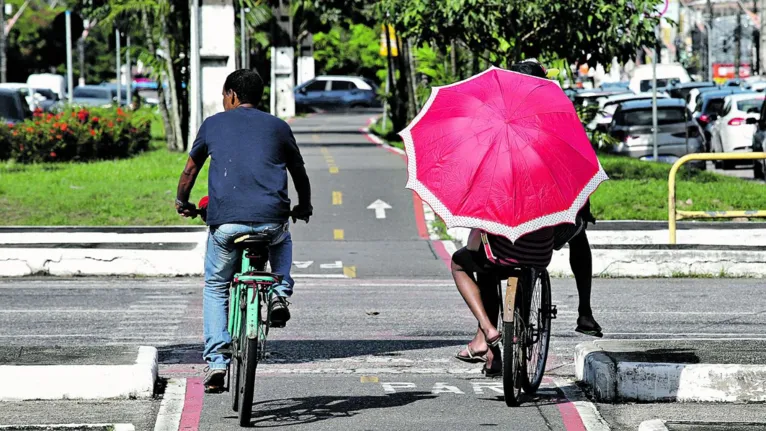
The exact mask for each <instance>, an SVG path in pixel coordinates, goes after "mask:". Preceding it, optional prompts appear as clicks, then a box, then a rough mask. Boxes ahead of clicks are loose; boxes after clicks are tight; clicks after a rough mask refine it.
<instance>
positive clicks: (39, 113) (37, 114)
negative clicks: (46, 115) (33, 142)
mask: <svg viewBox="0 0 766 431" xmlns="http://www.w3.org/2000/svg"><path fill="white" fill-rule="evenodd" d="M32 116H34V117H38V118H39V117H42V116H43V110H42V109H40V108H35V110H34V112H33V113H32Z"/></svg>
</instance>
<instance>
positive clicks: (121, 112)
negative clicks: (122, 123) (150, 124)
mask: <svg viewBox="0 0 766 431" xmlns="http://www.w3.org/2000/svg"><path fill="white" fill-rule="evenodd" d="M117 115H119V116H123V115H125V111H123V110H122V108H117Z"/></svg>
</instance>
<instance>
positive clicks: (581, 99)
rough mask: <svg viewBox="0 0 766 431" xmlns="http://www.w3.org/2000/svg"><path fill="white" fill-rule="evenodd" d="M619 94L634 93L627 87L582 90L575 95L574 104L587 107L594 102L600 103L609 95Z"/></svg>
mask: <svg viewBox="0 0 766 431" xmlns="http://www.w3.org/2000/svg"><path fill="white" fill-rule="evenodd" d="M618 94H633V92H632V91H630V89H627V88H612V89H609V90H582V91H580V92H578V93H577V94H576V95H575V97H574V105H575V106H582V107H586V106H590V105H591V104H594V103H599V102H600V101H601V100H602V99H606V98H607V97H610V96H615V95H618Z"/></svg>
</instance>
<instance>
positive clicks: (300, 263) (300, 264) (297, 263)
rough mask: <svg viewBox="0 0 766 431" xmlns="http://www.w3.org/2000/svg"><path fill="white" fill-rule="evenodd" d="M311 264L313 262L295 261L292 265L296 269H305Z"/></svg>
mask: <svg viewBox="0 0 766 431" xmlns="http://www.w3.org/2000/svg"><path fill="white" fill-rule="evenodd" d="M313 263H314V261H313V260H307V261H298V260H297V261H295V262H293V265H295V266H296V267H298V268H300V269H306V268H308V267H309V266H311V264H313Z"/></svg>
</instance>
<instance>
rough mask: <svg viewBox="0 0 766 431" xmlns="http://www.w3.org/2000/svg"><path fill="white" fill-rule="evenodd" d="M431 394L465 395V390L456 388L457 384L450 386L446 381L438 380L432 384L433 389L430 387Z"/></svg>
mask: <svg viewBox="0 0 766 431" xmlns="http://www.w3.org/2000/svg"><path fill="white" fill-rule="evenodd" d="M431 393H432V394H458V395H465V392H463V391H461V390H460V389H458V387H457V386H451V385H448V384H446V383H442V382H438V383H435V384H434V387H433V389H431Z"/></svg>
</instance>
